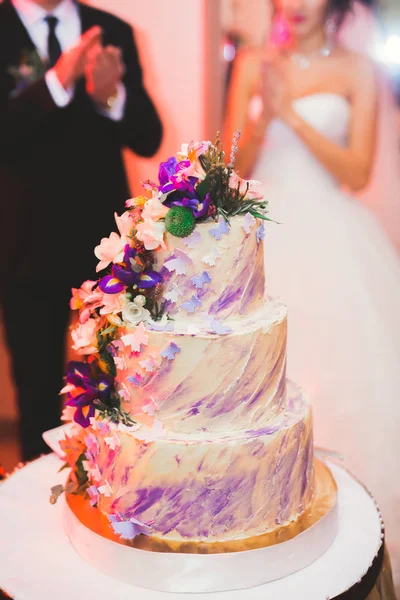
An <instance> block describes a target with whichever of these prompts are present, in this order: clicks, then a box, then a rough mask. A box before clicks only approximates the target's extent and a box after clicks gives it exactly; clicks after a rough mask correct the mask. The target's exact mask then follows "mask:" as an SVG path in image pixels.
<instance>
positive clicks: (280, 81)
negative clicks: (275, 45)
mask: <svg viewBox="0 0 400 600" xmlns="http://www.w3.org/2000/svg"><path fill="white" fill-rule="evenodd" d="M261 81H262V95H263V104H264V110H265V111H266V112H267V113H269V116H270V118H278V119H282V120H283V121H288V120H290V116H291V115H292V112H293V108H292V100H291V95H290V91H289V86H288V83H287V78H286V72H285V65H284V62H283V60H282V59H281V57H280V56H279V55H278V54H277V53H274V54H269V55H268V56H266V57H265V59H264V60H263V63H262V71H261Z"/></svg>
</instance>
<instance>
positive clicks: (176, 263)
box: [63, 138, 268, 427]
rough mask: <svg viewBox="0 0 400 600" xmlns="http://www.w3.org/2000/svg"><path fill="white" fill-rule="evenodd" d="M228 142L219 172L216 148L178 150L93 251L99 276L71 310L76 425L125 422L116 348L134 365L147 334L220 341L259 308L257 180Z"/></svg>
mask: <svg viewBox="0 0 400 600" xmlns="http://www.w3.org/2000/svg"><path fill="white" fill-rule="evenodd" d="M236 142H237V139H236V138H235V139H234V144H233V148H232V151H231V155H230V163H228V164H226V162H225V154H224V152H223V150H222V148H221V146H220V144H219V142H218V141H217V142H216V144H211V143H210V142H198V143H197V142H196V143H194V142H193V143H190V144H184V145H183V146H182V148H181V151H180V152H178V153H177V155H176V156H172V157H170V158H169V159H168V160H167V161H165V162H162V163H161V164H160V168H159V175H158V182H157V183H153V182H150V181H148V182H144V183H143V193H142V195H140V196H137V197H135V198H132V199H130V200H127V202H126V211H125V212H124V213H123V214H121V215H118V214H115V220H116V231H114V232H112V233H111V234H110V236H109V237H108V238H103V239H102V240H101V242H100V244H99V245H98V246H97V247H96V248H95V255H96V257H97V258H98V259H99V263H98V266H97V271H98V272H99V273H101V276H100V277H99V279H98V280H97V281H86V282H84V283H83V285H82V287H81V288H80V289H74V290H73V296H72V299H71V303H70V306H71V308H72V309H78V310H79V322H78V325H77V326H76V327H75V329H73V330H72V339H73V341H74V344H73V349H74V350H75V351H77V352H78V353H79V354H81V355H82V356H83V357H84V360H83V361H82V362H79V361H74V362H73V363H72V364H71V365H70V366H69V368H68V372H67V376H66V380H67V386H66V387H65V388H64V390H63V391H64V392H65V393H67V405H68V406H71V407H73V408H74V409H75V411H74V419H75V420H76V421H77V422H78V423H80V424H81V425H82V426H83V427H86V426H88V425H89V423H90V419H91V417H93V416H94V415H95V413H96V411H97V412H100V413H102V414H103V416H108V417H110V418H112V419H113V420H117V421H118V420H122V422H126V421H128V422H129V418H128V417H129V416H128V415H127V414H124V410H123V401H124V397H123V394H124V389H123V388H122V389H121V388H119V387H118V386H117V385H116V382H117V380H118V370H120V369H122V368H123V365H122V364H121V363H122V360H121V354H120V350H121V345H122V346H128V347H129V349H130V352H131V353H132V355H134V356H135V357H136V358H137V362H138V364H139V363H140V361H141V360H142V359H143V357H142V358H141V357H140V354H141V353H143V351H144V349H145V347H146V345H147V344H148V340H149V335H148V334H149V332H150V331H152V332H157V333H161V334H162V333H163V332H164V333H168V332H171V331H174V332H175V333H177V334H181V333H183V334H187V333H189V334H190V335H198V334H200V335H204V334H206V335H216V336H219V335H227V333H228V332H231V331H232V330H235V327H236V325H235V324H233V323H232V321H234V322H235V323H236V322H237V320H239V321H240V320H242V321H243V322H247V320H248V319H249V318H251V315H252V314H254V313H256V312H257V311H258V310H259V309H261V308H262V302H263V296H264V269H263V251H262V240H263V237H264V223H263V220H268V219H267V217H266V202H265V201H264V199H263V196H262V194H260V192H259V190H258V187H259V184H258V182H254V181H244V180H243V179H241V178H240V177H239V176H238V174H237V173H236V172H235V171H234V168H233V164H232V163H233V162H234V156H235V151H236ZM189 329H191V330H190V331H189ZM167 352H168V356H167V359H168V360H173V352H174V348H173V347H172V348H170V349H168V350H167ZM163 358H164V357H163ZM155 361H156V359H155V358H154V357H152V356H151V357H149V359H148V360H146V361H145V367H144V368H145V369H146V370H149V369H151V368H152V365H154V364H155ZM142 362H143V360H142ZM138 372H139V371H138ZM132 377H133V378H134V377H135V373H133V374H132Z"/></svg>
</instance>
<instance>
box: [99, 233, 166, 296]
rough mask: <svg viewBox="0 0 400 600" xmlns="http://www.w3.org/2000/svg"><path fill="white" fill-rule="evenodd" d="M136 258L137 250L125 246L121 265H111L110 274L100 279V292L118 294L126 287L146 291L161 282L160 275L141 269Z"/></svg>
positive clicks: (150, 270)
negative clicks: (135, 287) (134, 287)
mask: <svg viewBox="0 0 400 600" xmlns="http://www.w3.org/2000/svg"><path fill="white" fill-rule="evenodd" d="M136 257H137V250H136V249H135V248H131V247H130V246H129V244H127V245H126V246H125V253H124V261H123V263H120V264H117V265H113V267H112V274H111V275H106V276H105V277H103V278H102V279H100V281H99V288H100V289H101V291H102V292H104V293H105V294H119V293H120V292H122V291H123V290H124V289H125V288H126V287H130V286H132V285H137V286H138V287H139V288H142V289H147V288H151V287H154V286H155V285H157V283H160V282H161V281H162V276H161V275H160V273H157V272H156V271H153V270H152V269H143V266H142V265H141V264H140V262H138V260H137V258H136Z"/></svg>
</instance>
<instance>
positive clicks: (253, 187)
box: [229, 171, 264, 200]
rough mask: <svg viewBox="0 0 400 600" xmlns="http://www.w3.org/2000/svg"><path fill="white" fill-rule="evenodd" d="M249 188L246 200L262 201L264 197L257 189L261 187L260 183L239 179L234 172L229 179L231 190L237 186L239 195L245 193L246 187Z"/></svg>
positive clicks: (253, 180)
mask: <svg viewBox="0 0 400 600" xmlns="http://www.w3.org/2000/svg"><path fill="white" fill-rule="evenodd" d="M247 185H248V186H249V189H248V191H247V194H246V200H262V199H263V198H264V195H263V194H262V193H261V192H260V190H259V189H258V188H259V187H260V185H261V183H260V181H256V180H255V179H249V180H248V181H247V180H246V179H242V178H241V177H239V175H238V174H237V173H235V171H234V172H233V173H232V175H231V176H230V178H229V187H230V188H231V189H233V190H236V189H237V187H238V186H240V187H239V191H240V193H241V194H244V193H245V192H246V187H247Z"/></svg>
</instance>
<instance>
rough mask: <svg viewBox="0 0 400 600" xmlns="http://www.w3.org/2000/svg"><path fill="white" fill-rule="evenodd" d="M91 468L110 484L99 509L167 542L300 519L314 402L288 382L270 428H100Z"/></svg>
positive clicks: (307, 485) (221, 536)
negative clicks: (141, 436) (155, 433)
mask: <svg viewBox="0 0 400 600" xmlns="http://www.w3.org/2000/svg"><path fill="white" fill-rule="evenodd" d="M92 433H93V434H94V436H95V438H96V440H97V444H96V452H93V456H92V457H91V459H90V460H91V461H92V464H91V466H92V468H95V469H96V471H97V469H98V471H97V472H98V473H99V480H98V481H97V483H96V485H97V486H98V487H101V486H107V491H108V492H107V494H104V495H102V497H101V501H100V508H101V510H102V511H103V512H104V513H105V514H109V513H110V512H115V511H117V512H118V514H119V515H120V516H121V517H122V518H124V519H129V518H130V517H134V518H135V519H137V520H138V521H140V522H141V523H145V524H148V523H150V524H151V525H150V527H151V532H152V535H155V536H162V537H164V538H165V539H170V540H179V541H182V540H186V541H189V540H190V541H209V542H212V541H224V540H237V539H242V538H247V537H251V536H254V535H261V534H263V533H266V532H267V531H270V530H272V529H274V528H275V527H277V526H279V525H284V524H287V523H289V522H291V521H293V520H296V519H297V517H298V516H299V515H300V514H301V512H302V511H303V510H304V509H305V508H306V507H307V506H308V504H309V503H310V501H311V498H312V491H313V450H312V423H311V411H310V406H309V403H308V401H307V399H306V398H304V396H302V394H301V392H300V391H299V389H298V388H297V387H296V386H294V385H291V386H289V395H288V401H287V403H286V404H285V406H284V407H283V410H282V411H281V412H280V414H279V415H278V416H276V417H275V418H274V419H273V420H272V421H271V422H270V423H269V425H268V426H267V427H264V428H256V429H252V430H242V431H240V432H236V433H234V434H233V433H228V432H226V433H225V434H216V433H213V434H210V433H209V434H208V436H205V435H204V434H203V436H201V438H199V436H196V435H192V434H191V435H186V434H174V433H170V434H167V435H165V434H164V436H162V437H159V438H156V439H155V440H154V441H152V442H149V443H144V442H143V441H141V440H138V439H137V437H136V434H135V432H128V431H126V430H125V431H120V430H119V429H118V428H117V427H112V436H114V437H115V438H117V440H118V443H116V444H113V445H112V447H110V444H109V443H107V441H106V439H108V438H107V435H108V436H109V434H107V435H106V436H105V437H104V436H103V434H102V433H101V431H100V430H99V429H98V428H95V429H94V430H93V431H92Z"/></svg>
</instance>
